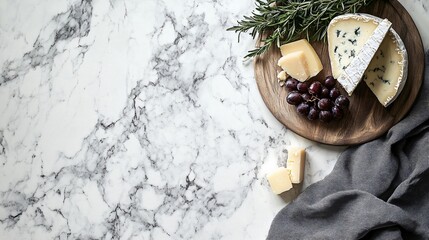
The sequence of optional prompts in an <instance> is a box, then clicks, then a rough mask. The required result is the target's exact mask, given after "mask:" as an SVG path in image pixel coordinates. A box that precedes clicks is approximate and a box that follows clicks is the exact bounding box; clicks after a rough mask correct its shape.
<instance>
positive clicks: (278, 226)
mask: <svg viewBox="0 0 429 240" xmlns="http://www.w3.org/2000/svg"><path fill="white" fill-rule="evenodd" d="M267 239H269V240H274V239H291V240H294V239H299V240H301V239H317V240H323V239H335V240H337V239H389V240H392V239H412V240H414V239H416V240H418V239H429V52H428V53H427V54H426V72H425V80H424V83H423V85H422V89H421V92H420V95H419V97H418V99H417V100H416V102H415V105H414V107H413V108H412V110H411V111H410V113H409V115H407V117H406V118H404V119H403V120H402V121H400V122H399V123H398V124H396V125H395V126H394V127H392V128H391V129H390V130H389V131H388V133H387V134H386V135H385V136H383V137H381V138H379V139H376V140H374V141H371V142H369V143H366V144H363V145H358V146H354V147H350V148H348V149H347V150H346V151H345V152H344V153H342V154H341V156H340V158H339V160H338V161H337V163H336V165H335V167H334V169H333V171H332V173H331V174H329V175H328V176H327V177H326V178H325V179H323V180H322V181H320V182H318V183H315V184H313V185H311V186H309V187H308V188H307V189H306V190H305V191H304V192H303V193H302V194H301V195H300V196H299V197H298V198H297V199H296V200H295V201H293V202H292V203H290V204H289V205H288V206H286V207H285V208H284V209H282V210H281V211H280V212H279V213H278V214H277V216H276V217H275V218H274V220H273V222H272V224H271V228H270V231H269V234H268V238H267Z"/></svg>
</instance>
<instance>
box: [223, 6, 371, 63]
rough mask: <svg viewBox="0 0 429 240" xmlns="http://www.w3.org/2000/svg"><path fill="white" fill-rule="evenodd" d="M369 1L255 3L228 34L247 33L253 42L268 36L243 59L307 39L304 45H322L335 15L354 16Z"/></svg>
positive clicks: (229, 29)
mask: <svg viewBox="0 0 429 240" xmlns="http://www.w3.org/2000/svg"><path fill="white" fill-rule="evenodd" d="M372 1H373V0H256V2H255V5H256V7H255V10H254V11H253V12H252V13H251V15H250V16H244V17H243V19H242V20H239V21H237V25H236V26H233V27H230V28H228V29H227V30H228V31H234V32H237V33H238V40H240V34H241V33H245V32H250V35H251V36H252V37H253V38H256V37H257V36H258V35H259V36H262V35H264V34H267V35H268V36H267V37H266V38H265V39H264V40H263V41H262V42H263V45H262V46H260V47H258V48H256V49H253V50H250V51H249V53H248V54H247V55H246V56H245V57H246V58H247V57H255V56H257V55H260V54H263V53H264V52H266V51H267V50H268V49H270V47H271V46H272V45H273V44H275V45H277V46H278V47H280V45H282V44H285V43H288V42H292V41H295V40H298V39H299V38H304V37H305V38H307V40H308V41H325V40H326V30H327V28H328V25H329V22H330V21H331V19H333V18H334V17H335V16H337V15H341V14H346V13H356V12H357V11H358V10H359V9H360V8H361V7H363V6H367V5H369V4H370V3H371V2H372Z"/></svg>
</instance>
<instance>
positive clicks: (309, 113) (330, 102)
mask: <svg viewBox="0 0 429 240" xmlns="http://www.w3.org/2000/svg"><path fill="white" fill-rule="evenodd" d="M335 84H336V80H335V79H334V78H333V77H332V76H328V77H326V79H325V81H324V82H323V84H322V83H321V82H317V81H316V82H313V83H311V84H310V85H309V83H307V82H299V81H298V80H296V79H294V78H292V77H289V78H288V79H287V80H286V84H285V86H286V88H287V89H288V90H289V93H288V95H287V97H286V101H287V102H288V103H289V104H291V105H294V106H296V110H297V112H298V113H299V114H300V115H302V116H305V117H307V118H308V119H309V120H317V119H319V120H321V121H322V122H326V123H328V122H330V121H332V120H333V119H337V120H339V119H341V118H343V116H344V113H345V112H346V111H347V110H348V108H349V105H350V101H349V99H348V98H347V97H346V96H344V95H341V93H340V90H338V89H337V88H335Z"/></svg>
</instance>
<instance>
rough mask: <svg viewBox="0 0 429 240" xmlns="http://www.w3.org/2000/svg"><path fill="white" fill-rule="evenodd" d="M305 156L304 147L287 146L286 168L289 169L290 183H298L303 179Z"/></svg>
mask: <svg viewBox="0 0 429 240" xmlns="http://www.w3.org/2000/svg"><path fill="white" fill-rule="evenodd" d="M305 156H306V155H305V149H303V148H299V147H289V148H288V158H287V163H286V168H287V169H288V170H289V171H290V177H291V181H292V183H296V184H299V183H301V182H302V180H303V179H304V169H305Z"/></svg>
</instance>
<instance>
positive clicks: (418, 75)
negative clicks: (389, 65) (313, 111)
mask: <svg viewBox="0 0 429 240" xmlns="http://www.w3.org/2000/svg"><path fill="white" fill-rule="evenodd" d="M360 12H365V13H369V14H372V15H375V16H378V17H380V18H387V19H389V20H390V21H391V22H392V23H393V28H394V29H395V30H396V32H398V34H399V35H400V36H401V38H402V40H403V41H404V43H405V47H406V49H407V52H408V68H409V70H408V79H407V82H406V84H405V86H404V89H403V91H402V92H401V94H400V96H399V97H398V98H397V99H396V100H395V101H394V102H393V103H392V104H391V105H390V106H389V107H387V108H385V107H383V106H382V105H381V104H380V103H379V102H378V101H377V98H376V97H375V95H374V94H373V93H372V92H371V90H370V89H369V88H368V87H367V86H366V84H365V83H360V84H359V85H358V87H357V89H356V90H355V92H354V93H353V95H352V96H351V97H349V99H350V102H351V104H350V112H348V113H347V114H346V115H345V117H344V118H343V119H341V120H339V121H332V122H331V123H328V124H327V123H322V122H320V121H310V120H307V118H305V117H302V116H300V115H298V113H297V112H296V108H295V106H292V105H289V104H288V103H287V102H286V100H285V98H286V95H287V90H286V89H285V88H284V87H280V85H279V83H278V82H277V73H278V72H279V71H280V70H281V69H280V68H279V67H277V61H278V59H279V58H280V57H281V54H280V50H279V49H278V48H277V47H272V48H271V49H270V50H269V51H268V52H267V53H265V54H264V55H262V56H258V57H256V58H255V62H254V64H255V66H254V67H255V77H256V82H257V84H258V88H259V92H260V93H261V95H262V98H263V100H264V102H265V104H266V105H267V107H268V108H269V110H270V111H271V112H272V113H273V115H274V116H275V117H276V118H277V119H278V120H279V121H280V122H282V123H283V124H284V125H285V126H286V127H287V128H289V129H291V130H292V131H294V132H295V133H297V134H299V135H301V136H303V137H305V138H308V139H311V140H314V141H317V142H320V143H325V144H331V145H353V144H359V143H364V142H368V141H370V140H373V139H375V138H377V137H379V136H381V135H383V134H384V133H386V132H387V131H388V130H389V129H390V128H391V127H392V126H393V125H394V124H396V123H397V122H399V121H400V120H401V119H402V118H403V117H404V116H405V115H406V114H407V112H408V111H409V110H410V108H411V107H412V105H413V103H414V100H415V99H416V97H417V94H418V93H419V90H420V86H421V84H422V80H423V72H424V50H423V44H422V41H421V38H420V34H419V32H418V30H417V28H416V25H415V24H414V22H413V19H412V18H411V16H410V15H409V14H408V12H407V11H406V10H405V9H404V7H403V6H402V5H401V4H400V3H399V2H398V1H397V0H386V1H382V0H376V1H374V3H373V4H371V5H370V6H369V7H368V8H366V9H362V10H361V11H360ZM258 44H260V43H258ZM312 45H313V47H314V48H315V50H316V52H317V53H318V55H319V57H320V58H321V60H322V64H323V66H324V69H323V70H322V72H321V73H319V75H317V76H316V77H315V78H312V79H311V80H309V81H320V80H323V79H324V78H325V77H326V76H328V75H331V67H330V62H329V54H328V46H327V43H320V42H316V43H312ZM337 85H338V83H337ZM337 87H338V88H339V89H341V91H342V94H343V95H346V93H345V91H344V90H343V89H342V87H340V86H337Z"/></svg>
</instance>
